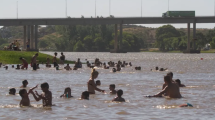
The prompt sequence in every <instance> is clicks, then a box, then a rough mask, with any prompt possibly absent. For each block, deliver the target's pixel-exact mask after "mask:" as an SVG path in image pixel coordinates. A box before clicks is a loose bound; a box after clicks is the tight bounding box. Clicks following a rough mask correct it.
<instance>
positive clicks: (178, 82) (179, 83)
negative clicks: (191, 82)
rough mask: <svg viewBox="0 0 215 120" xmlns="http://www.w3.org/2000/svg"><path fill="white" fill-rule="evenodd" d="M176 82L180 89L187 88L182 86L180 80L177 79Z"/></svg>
mask: <svg viewBox="0 0 215 120" xmlns="http://www.w3.org/2000/svg"><path fill="white" fill-rule="evenodd" d="M175 82H176V83H177V84H178V86H179V87H186V86H185V85H184V84H181V81H180V80H179V79H176V80H175Z"/></svg>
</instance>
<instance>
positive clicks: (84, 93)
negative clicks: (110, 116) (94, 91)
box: [82, 91, 90, 100]
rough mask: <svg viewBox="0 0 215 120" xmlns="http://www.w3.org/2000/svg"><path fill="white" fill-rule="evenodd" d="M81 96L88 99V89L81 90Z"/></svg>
mask: <svg viewBox="0 0 215 120" xmlns="http://www.w3.org/2000/svg"><path fill="white" fill-rule="evenodd" d="M82 96H84V99H87V100H89V96H90V94H89V92H88V91H84V92H82Z"/></svg>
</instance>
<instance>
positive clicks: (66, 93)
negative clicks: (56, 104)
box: [60, 87, 73, 98]
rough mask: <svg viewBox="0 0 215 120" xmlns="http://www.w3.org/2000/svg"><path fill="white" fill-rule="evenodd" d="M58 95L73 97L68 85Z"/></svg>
mask: <svg viewBox="0 0 215 120" xmlns="http://www.w3.org/2000/svg"><path fill="white" fill-rule="evenodd" d="M60 97H64V98H71V97H73V96H72V95H71V88H70V87H67V88H65V90H64V94H63V95H61V96H60Z"/></svg>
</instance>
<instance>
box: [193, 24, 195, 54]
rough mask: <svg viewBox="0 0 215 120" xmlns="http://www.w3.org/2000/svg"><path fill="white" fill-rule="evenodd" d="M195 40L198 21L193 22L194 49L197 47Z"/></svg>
mask: <svg viewBox="0 0 215 120" xmlns="http://www.w3.org/2000/svg"><path fill="white" fill-rule="evenodd" d="M195 40H196V23H195V22H194V23H193V49H194V50H195V49H196V43H195Z"/></svg>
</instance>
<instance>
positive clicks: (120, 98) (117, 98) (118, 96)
mask: <svg viewBox="0 0 215 120" xmlns="http://www.w3.org/2000/svg"><path fill="white" fill-rule="evenodd" d="M122 95H123V91H122V90H121V89H120V90H118V91H117V97H115V98H114V99H113V100H112V101H117V102H125V99H124V98H122Z"/></svg>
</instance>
